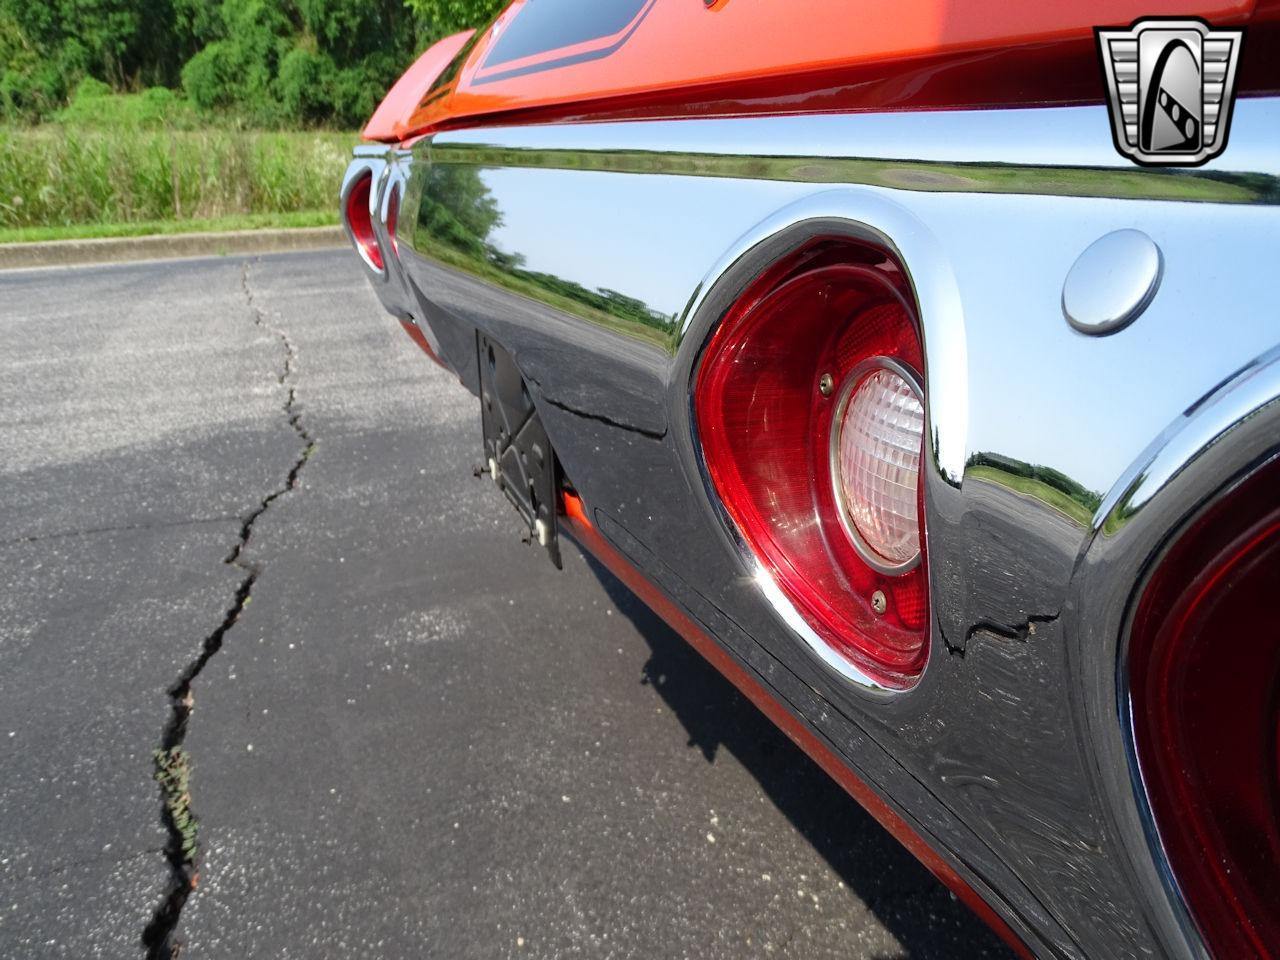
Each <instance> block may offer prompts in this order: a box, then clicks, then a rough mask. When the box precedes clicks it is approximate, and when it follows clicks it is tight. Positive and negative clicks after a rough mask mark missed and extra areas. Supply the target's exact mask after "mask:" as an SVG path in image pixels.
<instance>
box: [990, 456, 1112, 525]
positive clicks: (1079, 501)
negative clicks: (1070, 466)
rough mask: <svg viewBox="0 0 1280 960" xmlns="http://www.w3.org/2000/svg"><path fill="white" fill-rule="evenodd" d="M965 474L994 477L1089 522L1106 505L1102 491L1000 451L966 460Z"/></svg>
mask: <svg viewBox="0 0 1280 960" xmlns="http://www.w3.org/2000/svg"><path fill="white" fill-rule="evenodd" d="M965 475H966V476H975V477H979V478H982V479H986V480H990V481H992V482H994V483H999V484H1000V485H1002V486H1005V487H1008V488H1009V489H1011V490H1014V491H1016V492H1018V493H1023V494H1026V495H1028V496H1032V497H1035V498H1036V499H1038V500H1041V501H1043V502H1044V503H1046V504H1048V505H1049V506H1051V507H1055V508H1057V509H1059V510H1061V511H1062V512H1063V513H1065V514H1067V515H1068V516H1070V517H1072V518H1073V519H1076V520H1079V521H1081V522H1083V523H1088V522H1089V521H1090V520H1091V519H1092V517H1093V514H1094V513H1095V512H1096V511H1097V509H1098V507H1099V506H1100V505H1101V504H1102V494H1100V493H1098V492H1097V491H1094V490H1090V489H1088V488H1087V487H1085V485H1084V484H1082V483H1080V482H1078V481H1076V480H1073V479H1071V478H1070V477H1068V476H1067V475H1066V474H1065V473H1063V472H1062V471H1061V470H1055V469H1054V468H1053V467H1046V466H1043V465H1041V464H1038V463H1028V462H1027V461H1025V460H1015V459H1014V458H1013V457H1006V456H1003V455H1002V454H998V453H975V454H972V455H971V456H970V457H969V459H968V460H966V461H965Z"/></svg>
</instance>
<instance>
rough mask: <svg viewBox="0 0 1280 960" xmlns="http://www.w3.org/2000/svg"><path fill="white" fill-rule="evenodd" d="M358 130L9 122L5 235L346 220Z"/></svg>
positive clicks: (4, 135)
mask: <svg viewBox="0 0 1280 960" xmlns="http://www.w3.org/2000/svg"><path fill="white" fill-rule="evenodd" d="M358 141H359V136H358V135H357V134H354V133H334V132H259V131H239V130H232V129H225V128H222V129H220V128H210V129H205V130H175V129H159V130H148V129H137V128H134V129H101V130H94V129H74V130H73V129H71V128H69V127H64V126H59V125H48V126H44V127H36V128H17V127H0V242H9V243H13V242H20V241H24V240H45V239H68V238H73V237H95V236H97V237H102V236H130V235H138V234H143V233H165V232H169V233H173V232H187V231H192V230H232V229H252V228H255V227H277V226H316V225H321V224H329V223H335V222H336V221H337V217H336V211H337V206H338V189H339V186H340V184H341V181H342V173H343V171H344V170H345V169H346V165H347V161H348V160H349V158H350V155H351V147H352V145H353V144H355V143H357V142H358Z"/></svg>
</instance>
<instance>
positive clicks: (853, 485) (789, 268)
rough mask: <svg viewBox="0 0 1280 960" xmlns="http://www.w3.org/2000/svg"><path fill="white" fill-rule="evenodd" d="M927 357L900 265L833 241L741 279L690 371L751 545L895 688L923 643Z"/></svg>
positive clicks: (704, 431)
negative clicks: (744, 286) (745, 282)
mask: <svg viewBox="0 0 1280 960" xmlns="http://www.w3.org/2000/svg"><path fill="white" fill-rule="evenodd" d="M923 366H924V364H923V354H922V350H921V344H920V338H919V334H918V332H917V325H916V319H915V311H914V308H913V306H912V301H911V299H910V288H909V285H908V284H907V281H906V278H905V276H904V274H903V272H902V270H901V268H900V267H899V265H898V264H897V263H896V262H895V261H894V260H893V259H892V257H890V256H888V255H887V254H886V253H885V252H884V251H881V250H878V249H876V248H874V247H871V246H864V245H861V244H854V243H851V242H848V241H843V240H841V241H835V240H828V241H821V242H815V243H814V244H811V245H810V246H808V247H806V248H805V249H804V250H802V251H800V252H799V253H797V254H794V255H793V256H791V257H789V258H788V259H787V260H786V261H785V262H783V263H780V264H777V265H775V266H774V267H773V268H772V269H771V270H769V271H768V272H767V273H765V274H764V275H763V276H761V277H760V278H759V279H758V280H757V281H756V282H755V283H754V284H753V285H752V286H751V287H750V288H749V289H748V290H747V291H746V293H745V294H744V295H743V296H742V297H741V298H740V299H739V300H738V302H737V304H736V305H735V306H734V307H733V308H732V309H730V311H729V312H728V313H727V314H726V316H725V317H724V319H723V320H722V321H721V323H720V326H719V327H718V329H717V330H716V332H715V334H714V335H713V337H712V339H711V341H710V343H709V344H708V346H707V349H706V353H705V355H704V357H703V360H702V364H701V367H700V368H699V372H698V377H697V383H696V386H695V418H696V422H697V427H698V433H699V440H700V442H701V445H702V452H703V457H704V459H705V462H706V467H707V471H708V474H709V476H710V478H711V482H712V485H713V486H714V488H715V490H716V493H717V494H718V496H719V497H720V500H721V501H722V503H723V504H724V507H725V509H726V510H727V512H728V513H729V515H730V517H731V518H732V520H733V522H734V524H735V525H736V527H737V529H738V530H739V532H740V533H741V535H742V537H743V538H744V539H745V540H746V542H747V544H748V546H749V547H750V548H751V551H752V552H753V553H754V555H755V556H756V558H757V559H758V560H759V562H760V564H761V566H762V567H763V568H764V570H765V572H766V573H767V574H768V575H769V577H770V578H771V579H772V581H773V582H774V583H775V584H776V585H777V587H778V588H779V589H780V590H781V591H782V593H783V594H785V596H786V597H787V599H788V600H789V601H790V603H791V604H792V605H793V606H794V607H795V609H796V611H797V612H798V613H799V614H800V615H801V616H802V617H803V618H804V620H805V622H806V623H807V624H808V625H809V626H810V627H811V628H812V630H813V631H814V633H815V634H816V635H817V637H818V638H819V640H820V641H821V642H822V643H824V644H825V645H826V646H827V647H828V648H829V649H830V650H832V651H834V652H835V653H836V654H837V655H838V656H839V657H840V658H842V661H843V662H845V663H847V664H849V665H851V666H852V667H854V668H855V670H856V671H857V673H859V674H861V675H862V676H863V677H865V678H866V679H869V680H870V681H871V682H873V683H875V684H878V685H880V686H883V687H887V688H890V689H896V690H901V689H905V688H907V687H909V686H911V685H912V684H913V683H914V682H915V680H916V679H917V678H918V677H919V676H920V674H921V672H922V671H923V669H924V664H925V660H926V657H927V653H928V644H927V640H928V620H929V617H928V588H927V582H928V581H927V574H926V569H925V564H924V562H923V561H924V553H925V551H924V542H925V541H924V526H923V514H924V512H923V510H922V509H920V506H921V492H920V484H919V465H920V463H921V459H922V458H921V452H922V446H923V427H924V417H923V410H924V398H923V394H922V392H921V389H920V386H919V384H920V383H921V382H922V379H923V378H922V376H921V373H922V371H923Z"/></svg>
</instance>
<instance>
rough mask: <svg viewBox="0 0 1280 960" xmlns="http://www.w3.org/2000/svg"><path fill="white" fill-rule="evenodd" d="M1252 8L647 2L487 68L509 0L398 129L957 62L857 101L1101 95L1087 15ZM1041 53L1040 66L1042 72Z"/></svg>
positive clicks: (787, 101)
mask: <svg viewBox="0 0 1280 960" xmlns="http://www.w3.org/2000/svg"><path fill="white" fill-rule="evenodd" d="M1269 3H1270V0H1264V2H1263V6H1264V7H1266V6H1267V5H1268V4H1269ZM543 9H544V10H545V5H544V7H543ZM1254 9H1255V0H1190V2H1186V0H1072V2H1056V3H1025V4H1011V3H1007V2H1004V0H967V2H966V0H950V2H948V0H899V2H896V3H891V4H886V3H871V2H868V0H789V2H786V3H783V2H779V0H774V2H769V0H721V2H716V3H713V4H712V5H710V6H707V5H706V4H704V3H702V2H695V0H688V2H651V3H649V4H647V5H642V6H641V7H640V8H639V9H638V11H637V14H636V16H635V17H634V18H633V22H630V23H627V24H625V25H624V26H623V28H621V29H618V30H616V31H614V32H613V33H611V34H609V35H606V36H603V37H600V38H596V39H593V40H587V41H583V40H581V39H577V40H576V41H575V42H572V43H567V44H566V45H565V46H562V47H557V48H555V49H554V50H548V51H543V52H537V53H533V54H528V55H526V56H523V57H519V58H516V59H511V60H504V61H502V62H501V63H500V64H491V63H489V62H488V58H489V56H490V54H491V52H493V50H494V48H495V46H496V44H497V43H498V42H499V41H500V40H501V38H502V36H503V34H504V33H508V32H510V31H511V30H512V29H513V28H514V25H515V24H518V23H519V22H520V18H522V17H529V16H545V13H543V12H541V11H540V9H539V6H538V4H536V3H531V2H530V0H515V2H514V3H512V5H511V6H510V7H509V8H508V9H507V10H506V11H505V12H504V13H503V14H502V15H501V16H500V17H499V18H498V19H497V21H495V23H494V24H493V25H492V27H491V28H490V29H489V30H488V31H487V32H486V33H485V34H484V35H482V36H481V37H480V38H479V40H478V41H477V42H476V43H475V44H474V45H473V46H472V47H471V49H470V50H469V51H468V52H467V53H466V54H465V60H464V62H462V63H461V64H460V66H459V68H458V70H457V72H456V75H455V76H453V78H452V79H451V80H450V81H448V83H446V84H443V85H441V87H440V88H439V89H437V90H434V91H432V92H431V94H430V95H429V96H426V97H424V98H420V100H421V102H420V103H419V105H418V106H417V108H416V109H415V110H414V111H413V112H412V115H411V116H408V117H407V119H406V120H404V121H402V122H401V123H399V124H398V125H397V126H396V131H397V133H398V134H399V135H400V136H401V137H404V136H408V135H410V134H412V133H418V132H422V131H426V130H430V129H434V128H438V127H441V126H454V125H460V124H467V123H474V122H477V121H478V120H479V118H482V117H488V118H493V117H501V118H504V119H506V120H509V121H510V122H521V121H524V120H533V119H556V118H570V119H572V118H574V112H575V110H576V112H577V114H578V115H585V116H586V117H597V116H598V115H597V114H595V112H594V111H592V110H591V108H590V106H589V105H591V104H597V103H599V104H603V105H605V106H606V108H607V109H608V110H610V111H613V115H618V116H623V115H627V109H628V108H629V107H630V108H635V109H637V110H640V111H641V114H640V115H644V116H680V115H688V113H690V112H694V111H692V110H691V109H690V105H691V104H696V105H700V112H701V113H702V114H703V115H705V114H708V113H709V114H724V113H728V112H734V109H735V108H734V106H733V102H734V101H735V99H738V100H741V99H743V98H745V99H747V100H759V101H761V104H762V105H763V106H764V108H765V109H767V110H769V111H770V112H794V111H796V110H815V109H828V110H830V109H846V106H845V104H844V103H843V100H842V96H843V93H844V91H845V88H846V87H848V86H850V85H852V86H855V87H857V86H860V85H863V84H866V83H869V82H872V83H873V82H874V81H876V80H877V79H878V78H882V77H883V76H884V75H885V74H896V75H898V76H900V77H903V79H904V82H905V83H906V85H907V86H911V85H912V84H913V82H914V81H915V80H917V79H920V78H923V79H924V80H928V79H929V78H930V77H932V76H933V75H934V74H936V73H937V72H938V71H946V70H948V69H950V68H952V67H955V66H957V65H963V64H968V65H969V66H970V67H971V68H973V69H971V71H970V73H971V74H973V75H980V76H982V78H983V82H982V84H981V88H982V90H981V93H982V96H981V97H979V98H977V99H976V100H975V98H974V96H973V95H972V94H971V93H970V92H969V91H968V90H966V89H965V87H966V85H967V84H968V83H969V82H970V80H971V76H970V75H969V74H961V75H958V76H952V77H948V80H947V82H948V84H949V85H950V86H952V87H953V88H954V89H953V90H952V91H951V93H950V94H948V93H946V92H942V91H938V90H937V89H935V90H933V91H932V94H931V96H930V97H928V98H926V99H925V100H924V101H922V102H915V101H913V99H912V94H911V92H910V91H909V90H897V91H896V92H895V91H885V90H878V91H877V92H876V94H875V96H873V97H871V98H869V99H868V98H863V99H864V100H866V101H867V102H865V103H863V105H862V106H861V108H862V109H875V108H877V104H878V102H880V106H879V108H884V106H883V103H884V102H887V103H890V104H892V105H894V106H895V107H897V108H910V107H912V106H930V107H936V106H946V105H953V106H967V105H988V104H987V103H986V101H987V100H990V99H992V98H997V99H995V103H994V104H991V105H999V104H1001V103H1003V104H1010V103H1036V102H1039V103H1045V102H1083V101H1100V100H1101V96H1102V85H1101V79H1100V73H1099V71H1098V68H1097V62H1096V58H1097V54H1096V49H1095V46H1094V42H1093V28H1094V27H1095V26H1106V25H1127V24H1128V23H1130V22H1131V21H1133V20H1134V19H1136V18H1138V17H1144V16H1156V15H1184V16H1185V15H1196V16H1201V17H1204V18H1205V19H1208V20H1210V21H1211V22H1213V23H1215V24H1219V25H1228V24H1234V23H1244V22H1247V21H1249V19H1250V17H1251V15H1252V14H1253V13H1254ZM526 32H529V31H526ZM451 39H452V38H451ZM460 46H461V44H459V47H460ZM432 50H433V51H434V50H435V48H432ZM601 51H606V52H605V53H602V52H601ZM430 52H431V51H429V53H430ZM1010 54H1017V55H1018V56H1020V57H1022V59H1023V60H1026V61H1029V62H1028V63H1026V64H1021V63H1020V61H1017V60H1014V61H1012V62H1013V64H1014V66H1015V67H1016V68H1018V69H1017V72H1016V73H1015V74H1014V75H1013V76H1012V77H1011V76H1010V74H1009V61H1007V60H1005V59H1004V58H1006V57H1007V56H1009V55H1010ZM583 57H586V59H582V58H583ZM988 58H990V60H989V62H988ZM1064 58H1065V59H1067V60H1068V61H1069V69H1068V70H1067V73H1066V74H1065V75H1064V73H1063V63H1062V62H1061V61H1062V60H1063V59H1064ZM1037 61H1039V62H1040V63H1041V64H1042V66H1043V69H1040V70H1036V69H1035V63H1036V62H1037ZM416 66H417V65H415V67H416ZM1023 66H1025V67H1026V68H1027V69H1025V70H1024V69H1022V67H1023ZM912 69H916V70H917V71H923V73H919V74H918V76H917V74H912V73H911V70H912ZM424 72H425V71H424ZM1002 77H1003V81H1004V82H1003V83H1002V82H1001V80H1002ZM908 78H910V79H908ZM1010 81H1012V82H1010ZM935 87H936V85H935ZM815 94H816V96H815ZM949 101H950V102H949ZM738 109H741V105H739V108H738ZM750 112H761V110H760V109H759V108H758V107H757V108H754V109H751V110H750ZM402 116H403V115H402ZM379 129H380V130H382V129H383V128H381V127H380V128H379Z"/></svg>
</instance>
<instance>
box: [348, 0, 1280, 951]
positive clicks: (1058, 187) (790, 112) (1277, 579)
mask: <svg viewBox="0 0 1280 960" xmlns="http://www.w3.org/2000/svg"><path fill="white" fill-rule="evenodd" d="M1278 93H1280V3H1277V2H1275V0H1193V2H1191V3H1190V4H1189V6H1188V5H1174V4H1170V3H1168V2H1166V0H1150V2H1148V3H1136V2H1128V0H1080V2H1074V3H1044V4H1021V5H1018V4H1004V3H1000V4H998V3H994V2H989V0H970V2H947V0H905V2H903V3H898V4H880V5H872V4H868V3H860V2H859V3H851V2H848V0H843V2H837V0H790V2H787V3H781V2H777V0H773V2H770V0H714V2H704V0H663V2H658V0H612V2H608V3H602V2H598V0H597V2H585V0H515V2H514V3H513V4H512V5H511V6H510V7H508V8H507V9H506V10H505V11H504V12H503V13H502V14H501V15H500V16H499V17H498V18H497V19H496V20H495V21H494V22H493V23H492V24H490V25H489V26H488V27H486V28H485V29H482V30H479V31H476V32H474V33H470V32H469V33H464V34H458V35H457V36H453V37H450V38H448V39H445V40H442V41H441V42H440V43H438V44H436V45H435V46H433V47H432V48H431V49H429V50H428V51H426V52H425V53H424V54H423V55H422V57H421V58H420V59H419V60H418V62H417V63H415V64H414V65H413V66H411V67H410V68H409V70H408V71H407V72H406V73H405V75H404V76H403V78H402V79H401V80H400V81H399V82H398V83H397V84H396V85H395V87H394V88H393V89H392V90H391V91H390V92H389V94H388V95H387V97H386V99H385V101H384V102H383V103H382V105H381V106H380V107H379V108H378V110H377V112H376V113H375V115H374V116H373V118H372V119H371V120H370V122H369V124H368V127H367V128H366V130H365V137H366V139H367V141H369V142H368V143H366V144H364V145H362V146H360V147H357V148H356V156H355V160H354V161H353V163H352V165H351V167H350V169H349V170H348V173H347V177H346V179H345V181H344V185H343V191H342V210H343V217H344V222H345V224H346V227H347V231H348V234H349V236H350V238H351V240H352V243H353V245H354V246H355V248H356V250H357V252H358V254H359V256H360V258H361V260H362V262H363V263H364V266H365V268H366V271H367V273H368V276H369V278H370V281H371V283H372V284H373V286H374V287H375V289H376V290H377V291H378V294H379V296H380V298H381V299H382V301H383V303H384V305H385V306H386V307H387V309H389V310H390V311H391V312H392V313H394V314H395V315H396V316H397V317H399V318H400V320H401V322H402V323H403V325H404V327H405V329H406V331H407V332H408V333H409V334H410V335H411V336H412V337H413V338H414V339H415V340H416V341H417V342H418V343H419V345H421V346H422V348H423V349H424V350H425V351H426V352H427V353H428V354H429V355H430V357H431V358H432V359H434V360H435V361H437V362H438V363H440V364H441V365H443V366H445V367H446V368H448V369H449V370H451V371H452V372H453V373H455V374H456V375H457V377H458V379H459V381H460V382H461V383H462V385H463V386H465V387H466V388H468V389H469V390H471V391H472V392H473V393H475V394H476V395H477V396H478V397H479V398H480V406H481V436H480V438H479V442H480V443H481V444H482V445H483V450H484V459H485V461H486V463H487V470H488V472H489V473H490V474H491V476H492V478H493V479H494V481H495V482H496V483H497V484H498V485H499V486H500V487H501V488H502V489H503V490H504V492H505V493H506V495H507V497H508V499H509V500H510V501H511V503H512V504H513V505H514V507H515V508H516V509H517V510H518V511H519V512H520V514H521V515H522V516H523V518H524V520H525V521H526V522H527V524H528V528H529V533H530V539H531V540H532V541H535V542H537V543H538V544H540V545H541V546H542V547H544V548H545V549H546V551H547V552H548V554H549V555H550V556H551V558H552V560H553V561H555V562H557V563H558V562H559V549H560V538H561V536H564V535H567V536H569V537H571V538H572V539H573V540H574V541H576V542H577V543H578V544H579V545H580V546H581V547H582V548H584V549H586V550H588V551H590V552H591V553H594V554H595V555H596V556H597V557H599V558H600V559H601V560H602V561H603V562H604V563H605V564H606V565H607V566H608V567H609V568H610V569H611V570H613V571H614V573H616V574H617V575H618V576H619V577H620V578H621V579H623V580H624V581H625V582H626V583H628V584H629V585H630V586H631V587H632V589H634V590H635V591H636V592H637V593H638V594H639V595H640V596H641V597H643V598H644V599H646V600H647V601H648V602H649V604H650V605H651V606H652V607H653V608H654V609H655V610H656V611H657V612H658V613H659V614H661V615H662V616H663V617H665V618H666V619H667V620H668V621H670V622H671V623H672V624H673V625H674V626H675V627H676V628H677V629H678V630H679V631H680V632H681V633H682V634H683V635H684V637H685V638H686V639H687V640H688V641H689V642H690V643H691V644H693V645H694V646H695V647H696V648H697V649H698V650H700V651H701V652H702V653H703V654H704V655H705V656H706V657H707V658H708V659H709V660H710V661H711V662H712V663H713V664H715V665H716V666H717V667H718V668H719V669H720V670H721V671H723V672H724V673H725V674H726V675H727V676H728V677H729V678H730V679H731V680H732V681H733V682H734V683H735V684H736V685H737V686H738V687H739V688H740V689H741V690H742V691H743V692H744V693H745V694H746V695H747V696H748V697H750V698H751V700H752V701H753V702H754V703H756V705H757V706H758V707H760V709H761V710H763V711H764V712H765V713H767V714H768V715H769V716H770V717H771V718H772V719H773V720H774V721H775V722H776V723H777V724H778V725H779V726H780V727H781V728H782V729H783V730H784V731H786V733H787V734H788V735H789V736H790V737H791V738H792V739H794V740H795V741H796V742H797V743H799V744H800V745H801V746H802V747H803V748H804V749H805V750H806V751H808V752H809V754H810V755H812V756H813V757H814V758H815V759H816V760H817V761H818V762H819V763H820V764H821V765H822V766H823V767H824V768H825V769H826V770H827V771H828V772H829V773H830V774H831V775H832V776H833V777H834V778H835V779H836V780H838V781H839V782H840V783H841V784H842V785H843V786H844V787H845V788H846V789H847V790H848V791H849V792H850V793H851V794H853V796H855V797H856V798H857V799H858V800H860V801H861V802H862V803H863V804H864V805H865V806H866V807H867V808H868V809H869V810H870V811H871V812H872V813H873V814H874V815H875V816H876V817H877V818H878V819H879V820H880V822H881V823H883V824H884V825H885V826H886V827H888V828H889V829H890V830H891V831H892V832H894V833H895V835H897V836H898V837H899V838H900V839H901V840H902V842H903V843H905V844H906V845H907V846H908V847H909V848H910V849H911V850H912V851H913V852H914V853H915V854H916V855H917V856H919V857H920V859H921V860H923V861H924V862H925V864H927V865H928V866H929V867H930V869H932V870H933V872H934V873H935V874H937V876H938V877H940V878H941V879H942V880H943V881H944V882H946V883H947V884H948V885H949V886H950V887H951V888H952V889H953V890H954V891H956V893H957V894H958V895H960V896H961V897H963V898H964V899H965V901H966V902H967V903H968V904H970V905H971V906H972V907H973V908H974V909H975V910H976V911H977V912H978V913H979V914H981V915H982V916H983V917H984V918H985V919H986V920H987V921H988V922H989V923H990V924H991V925H992V926H993V927H995V929H996V930H997V931H998V932H1000V933H1001V934H1002V935H1003V936H1004V937H1005V939H1007V940H1008V941H1009V942H1010V943H1011V944H1013V945H1014V946H1015V948H1017V949H1018V950H1019V951H1021V952H1022V953H1023V954H1025V955H1034V956H1045V957H1082V956H1088V957H1133V956H1172V957H1186V958H1191V957H1202V956H1205V955H1206V954H1208V955H1212V956H1214V957H1218V958H1232V960H1234V958H1245V957H1277V956H1280V747H1278V743H1280V640H1278V636H1280V634H1278V633H1277V628H1276V626H1275V617H1274V615H1273V614H1272V611H1271V609H1270V600H1271V599H1272V598H1273V597H1274V596H1276V595H1277V593H1280V496H1278V495H1277V491H1280V325H1278V324H1277V322H1276V316H1277V304H1278V302H1280V300H1278V298H1277V295H1276V293H1275V286H1274V283H1273V276H1272V271H1273V270H1274V262H1275V258H1276V252H1277V250H1280V207H1278V206H1277V205H1278V204H1280V99H1277V94H1278ZM462 466H463V465H462V464H459V467H460V468H461V467H462Z"/></svg>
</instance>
